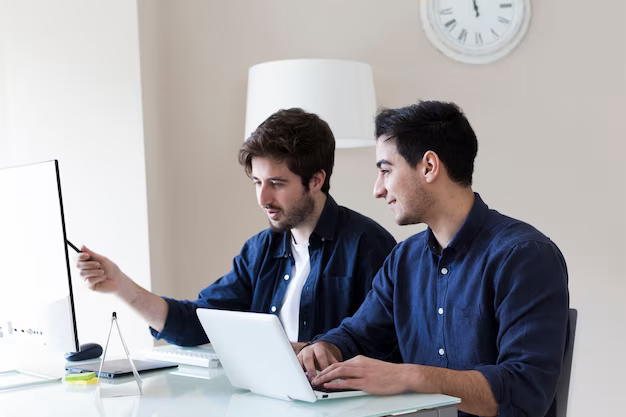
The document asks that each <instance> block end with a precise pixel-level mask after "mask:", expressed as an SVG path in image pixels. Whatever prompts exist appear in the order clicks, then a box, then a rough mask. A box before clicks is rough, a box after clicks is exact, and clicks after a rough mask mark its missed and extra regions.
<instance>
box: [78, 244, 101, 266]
mask: <svg viewBox="0 0 626 417" xmlns="http://www.w3.org/2000/svg"><path fill="white" fill-rule="evenodd" d="M80 251H81V252H82V253H86V254H88V255H89V258H91V259H93V260H94V261H99V262H102V261H104V260H105V259H106V258H105V257H104V256H102V255H100V254H98V253H96V252H94V251H92V250H91V249H89V248H88V247H87V246H85V245H83V246H82V247H81V248H80ZM89 258H87V259H89Z"/></svg>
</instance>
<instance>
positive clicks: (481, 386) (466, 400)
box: [403, 364, 498, 416]
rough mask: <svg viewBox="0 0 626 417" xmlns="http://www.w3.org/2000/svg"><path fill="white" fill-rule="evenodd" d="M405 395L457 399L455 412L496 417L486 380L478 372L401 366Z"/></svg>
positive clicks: (495, 403)
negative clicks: (437, 394) (404, 382)
mask: <svg viewBox="0 0 626 417" xmlns="http://www.w3.org/2000/svg"><path fill="white" fill-rule="evenodd" d="M403 366H404V367H405V377H406V380H407V387H408V389H407V391H415V392H428V393H441V394H447V395H452V396H453V397H458V398H460V399H461V403H460V404H459V405H458V409H459V410H461V411H465V412H466V413H469V414H475V415H480V416H496V415H497V414H498V404H497V402H496V400H495V398H494V396H493V392H492V391H491V386H490V385H489V382H488V381H487V379H486V378H485V377H484V376H483V374H481V373H480V372H478V371H455V370H451V369H446V368H437V367H433V366H422V365H410V364H406V365H403Z"/></svg>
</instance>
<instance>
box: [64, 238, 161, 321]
mask: <svg viewBox="0 0 626 417" xmlns="http://www.w3.org/2000/svg"><path fill="white" fill-rule="evenodd" d="M76 266H77V267H78V269H79V270H80V275H81V277H82V278H83V279H84V280H85V281H86V282H87V284H88V285H89V288H90V289H92V290H93V291H97V292H102V293H112V294H115V295H117V296H118V297H119V298H121V299H122V300H124V301H125V302H126V303H127V304H128V305H129V306H130V307H131V308H132V309H133V310H135V311H136V312H137V313H138V314H139V315H140V316H141V317H142V318H143V319H144V320H145V321H146V322H147V323H148V324H149V325H150V327H152V328H153V329H155V330H157V331H159V332H160V331H162V330H163V327H164V326H165V319H166V318H167V312H168V304H167V302H166V301H165V300H164V299H162V298H161V297H159V296H158V295H156V294H153V293H151V292H150V291H147V290H145V289H144V288H142V287H140V286H139V285H137V284H136V283H135V282H134V281H133V280H131V279H130V278H129V277H128V276H127V275H126V274H124V273H123V272H122V271H121V270H120V268H119V267H118V266H117V265H116V264H115V263H113V262H112V261H111V260H110V259H108V258H106V257H104V256H102V255H100V254H97V253H96V252H93V251H91V250H90V249H88V248H87V247H86V246H83V247H82V248H81V253H80V254H79V255H78V262H77V264H76Z"/></svg>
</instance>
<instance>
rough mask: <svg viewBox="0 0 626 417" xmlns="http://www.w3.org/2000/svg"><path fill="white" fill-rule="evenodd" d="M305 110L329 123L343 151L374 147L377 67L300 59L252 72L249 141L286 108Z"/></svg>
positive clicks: (257, 68) (247, 116) (336, 61)
mask: <svg viewBox="0 0 626 417" xmlns="http://www.w3.org/2000/svg"><path fill="white" fill-rule="evenodd" d="M292 107H300V108H302V109H303V110H305V111H307V112H310V113H315V114H317V115H318V116H320V117H321V118H322V119H323V120H324V121H326V122H327V123H328V124H329V126H330V128H331V130H332V131H333V134H334V135H335V140H336V147H337V148H354V147H360V146H373V145H375V144H376V138H375V137H374V115H375V113H376V96H375V93H374V80H373V77H372V68H371V67H370V66H369V65H368V64H364V63H362V62H355V61H344V60H332V59H294V60H285V61H273V62H265V63H262V64H258V65H254V66H253V67H251V68H250V70H249V72H248V101H247V109H246V132H245V137H244V140H245V139H247V138H248V137H250V134H251V133H252V132H253V131H254V130H255V129H256V128H257V127H258V126H259V125H260V124H261V123H263V121H264V120H265V119H267V118H268V117H269V116H270V115H272V114H273V113H275V112H277V111H278V110H280V109H289V108H292Z"/></svg>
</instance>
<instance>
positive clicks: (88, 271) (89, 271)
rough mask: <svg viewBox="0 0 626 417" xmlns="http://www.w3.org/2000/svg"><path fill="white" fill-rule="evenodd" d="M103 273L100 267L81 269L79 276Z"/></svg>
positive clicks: (84, 276)
mask: <svg viewBox="0 0 626 417" xmlns="http://www.w3.org/2000/svg"><path fill="white" fill-rule="evenodd" d="M103 275H104V271H103V270H102V269H83V270H81V271H80V276H81V277H83V278H92V277H101V276H103Z"/></svg>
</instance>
